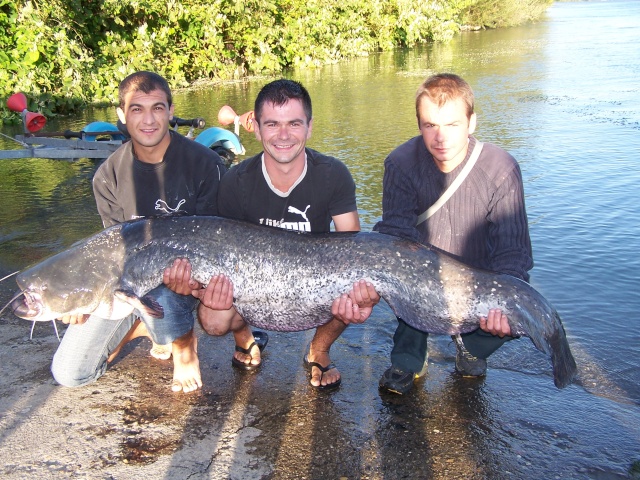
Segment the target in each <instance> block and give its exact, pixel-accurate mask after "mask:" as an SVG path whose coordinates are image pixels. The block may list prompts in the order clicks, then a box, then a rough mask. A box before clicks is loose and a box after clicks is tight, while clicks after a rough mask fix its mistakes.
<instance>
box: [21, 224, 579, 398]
mask: <svg viewBox="0 0 640 480" xmlns="http://www.w3.org/2000/svg"><path fill="white" fill-rule="evenodd" d="M179 257H184V258H188V259H189V261H190V262H191V264H192V268H193V276H194V278H195V279H196V280H198V281H199V282H201V283H207V282H208V281H209V278H211V276H212V275H214V274H218V273H224V274H225V275H227V276H228V277H229V278H230V279H231V281H232V282H233V289H234V294H235V300H234V304H235V307H236V308H237V310H238V312H239V313H240V314H241V315H242V316H243V317H244V319H245V320H246V321H247V322H249V323H250V324H252V325H255V326H257V327H261V328H264V329H268V330H278V331H287V332H289V331H298V330H306V329H311V328H314V327H317V326H319V325H322V324H324V323H326V322H327V321H329V320H330V319H331V303H332V301H333V300H334V299H335V298H337V297H339V296H340V294H342V293H345V292H348V291H349V290H350V289H351V287H352V285H353V283H354V282H356V281H358V280H359V279H365V280H368V281H370V282H371V283H372V284H373V285H374V286H375V288H376V290H377V291H378V292H379V294H380V295H381V296H382V298H384V300H385V301H386V302H387V303H388V304H389V306H390V307H391V309H392V310H393V312H394V313H395V314H396V315H397V316H398V317H400V318H402V319H403V320H404V321H405V322H406V323H408V324H409V325H411V326H413V327H415V328H417V329H419V330H422V331H425V332H429V333H433V334H447V335H452V334H456V333H465V332H470V331H473V330H475V329H477V328H478V324H479V317H480V316H485V315H486V314H487V312H488V310H489V308H492V307H498V308H501V309H502V310H503V311H504V312H505V313H506V314H507V315H508V317H509V323H510V327H511V331H512V332H513V334H514V335H524V336H527V337H529V338H530V339H531V340H532V341H533V343H534V345H535V346H536V347H537V348H538V349H539V350H541V351H543V352H545V353H547V354H549V355H551V361H552V364H553V372H554V381H555V384H556V386H558V387H559V388H562V387H565V386H567V385H569V384H570V383H571V382H572V380H573V378H574V376H575V374H576V364H575V361H574V359H573V356H572V355H571V351H570V349H569V345H568V343H567V339H566V337H565V332H564V328H563V326H562V323H561V321H560V317H559V316H558V313H557V312H556V310H555V309H554V308H553V307H552V306H551V305H550V304H549V302H548V301H547V300H545V298H544V297H542V295H540V294H539V293H538V292H537V291H536V290H535V289H534V288H533V287H531V286H530V285H529V284H527V283H526V282H523V281H521V280H519V279H517V278H514V277H512V276H509V275H499V274H494V273H490V272H486V271H482V270H478V269H474V268H471V267H468V266H466V265H464V264H462V263H460V262H458V261H456V260H454V259H452V258H451V257H449V256H447V255H445V254H443V253H441V252H438V251H436V250H434V249H432V248H429V247H427V246H424V245H421V244H418V243H414V242H411V241H407V240H404V239H401V238H398V237H393V236H389V235H384V234H381V233H363V232H360V233H327V234H309V233H299V232H290V231H285V230H282V229H278V228H270V227H263V226H258V225H253V224H248V223H245V222H240V221H235V220H229V219H224V218H218V217H165V218H153V219H143V220H136V221H131V222H125V223H122V224H120V225H115V226H113V227H110V228H107V229H106V230H104V231H102V232H100V233H98V234H96V235H94V236H92V237H89V238H88V239H86V240H84V241H81V242H78V243H77V244H75V245H74V246H72V247H71V248H69V249H68V250H66V251H63V252H61V253H59V254H57V255H54V256H52V257H50V258H48V259H46V260H44V261H42V262H41V263H38V264H37V265H35V266H33V267H31V268H29V269H27V270H25V271H23V272H21V273H20V274H19V275H18V276H17V279H16V280H17V283H18V285H19V287H20V289H21V290H22V292H23V294H24V295H23V296H22V297H20V298H18V299H16V300H14V302H13V304H12V307H13V311H14V313H15V314H16V315H17V316H19V317H22V318H25V319H28V320H52V319H54V318H58V317H60V316H62V315H64V314H70V313H93V314H96V315H99V316H102V317H104V318H112V319H116V318H121V317H123V316H125V315H127V314H129V313H131V312H132V311H133V310H134V309H137V311H138V312H139V313H141V314H143V315H151V316H156V317H161V316H162V311H161V307H160V306H159V305H158V304H157V303H156V302H155V301H154V300H153V298H150V297H149V296H146V294H147V293H148V292H149V291H150V290H152V289H153V288H155V287H156V286H158V285H160V284H161V283H162V273H163V270H164V269H165V268H166V267H168V266H170V265H171V264H172V262H173V260H174V259H176V258H179Z"/></svg>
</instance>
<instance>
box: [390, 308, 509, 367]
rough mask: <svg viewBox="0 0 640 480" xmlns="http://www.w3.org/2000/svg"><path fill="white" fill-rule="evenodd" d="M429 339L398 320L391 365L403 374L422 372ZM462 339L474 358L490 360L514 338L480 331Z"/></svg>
mask: <svg viewBox="0 0 640 480" xmlns="http://www.w3.org/2000/svg"><path fill="white" fill-rule="evenodd" d="M428 337H429V334H428V333H425V332H422V331H420V330H417V329H415V328H413V327H411V326H409V325H407V324H406V323H405V322H404V320H402V319H401V318H398V328H396V332H395V333H394V334H393V350H391V365H393V366H394V367H397V368H399V369H400V370H402V371H403V372H412V373H418V372H420V371H421V370H422V367H423V365H424V362H425V360H426V358H427V339H428ZM461 337H462V343H464V346H465V347H466V349H467V350H468V351H469V353H470V354H471V355H473V356H474V357H478V358H483V359H486V358H488V357H489V355H491V354H492V353H493V352H495V351H496V350H497V349H498V348H500V347H501V346H502V345H503V344H504V343H505V342H508V341H509V340H513V338H514V337H503V338H500V337H498V336H496V335H492V334H490V333H488V332H485V331H484V330H480V329H478V330H474V331H473V332H469V333H464V334H462V335H461Z"/></svg>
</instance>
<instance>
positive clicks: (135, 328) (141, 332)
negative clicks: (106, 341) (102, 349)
mask: <svg viewBox="0 0 640 480" xmlns="http://www.w3.org/2000/svg"><path fill="white" fill-rule="evenodd" d="M138 337H149V331H148V330H147V326H146V325H145V324H144V323H142V322H141V321H140V319H139V318H137V319H136V321H135V322H133V325H132V326H131V328H130V329H129V331H128V332H127V334H126V335H125V336H124V337H123V338H122V340H121V341H120V343H119V344H118V346H117V347H116V348H115V350H114V351H113V352H111V355H109V358H107V362H112V361H113V359H114V358H116V356H117V355H118V353H120V350H121V349H122V347H124V346H125V345H126V344H127V343H129V342H130V341H131V340H133V339H136V338H138Z"/></svg>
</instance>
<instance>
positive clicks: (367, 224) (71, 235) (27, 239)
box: [0, 0, 640, 478]
mask: <svg viewBox="0 0 640 480" xmlns="http://www.w3.org/2000/svg"><path fill="white" fill-rule="evenodd" d="M638 45H640V2H638V1H631V0H612V1H592V2H563V3H556V4H554V5H553V6H552V7H551V8H550V9H549V10H548V12H547V13H546V15H545V16H544V17H543V18H542V19H541V21H539V22H537V23H535V24H530V25H526V26H522V27H517V28H510V29H504V30H496V31H482V32H469V33H465V34H463V35H460V36H459V37H457V38H455V39H454V40H453V41H452V42H451V43H449V44H446V45H430V46H426V47H422V48H417V49H412V50H400V51H395V52H389V53H383V54H379V55H371V56H370V57H368V58H362V59H356V60H352V61H348V62H343V63H340V64H336V65H330V66H326V67H323V68H319V69H308V70H305V71H296V72H292V73H291V74H290V75H289V76H290V77H291V78H295V79H297V80H300V81H302V82H303V84H305V86H306V87H307V88H308V90H309V91H310V93H311V96H312V99H313V102H314V127H313V136H312V139H311V141H310V146H311V147H312V148H315V149H318V150H320V151H322V152H324V153H327V154H331V155H334V156H336V157H338V158H340V159H342V160H343V161H344V162H345V163H346V164H347V165H348V167H349V168H350V170H351V172H352V174H353V176H354V178H355V181H356V184H357V185H358V206H359V210H360V214H361V219H362V224H363V229H364V230H368V229H370V228H371V227H372V226H373V224H374V223H375V222H376V221H377V220H378V219H379V218H380V216H381V191H382V174H383V161H384V158H385V156H386V155H387V154H388V153H389V152H390V151H391V150H392V149H393V148H394V147H395V146H397V145H399V144H400V143H402V142H404V141H405V140H407V139H409V138H410V137H412V136H414V135H416V134H418V130H417V125H416V119H415V111H414V104H413V96H414V93H415V91H416V89H417V87H418V85H419V83H420V82H421V81H422V80H423V79H424V78H425V77H426V76H428V75H429V74H431V73H435V72H440V71H452V72H456V73H458V74H460V75H462V76H463V77H464V78H466V79H467V80H468V81H469V83H470V84H471V85H472V86H473V87H474V90H475V93H476V104H477V112H478V129H477V131H476V136H477V137H478V138H479V139H480V140H482V141H485V142H493V143H496V144H498V145H500V146H502V147H503V148H505V149H506V150H508V151H509V152H511V153H512V154H513V155H514V156H515V157H516V159H518V161H519V162H520V165H521V168H522V172H523V177H524V185H525V193H526V201H527V209H528V215H529V222H530V225H531V236H532V242H533V250H534V260H535V267H534V269H533V270H532V272H531V274H532V275H531V283H532V284H533V285H534V286H535V287H536V288H537V289H538V290H540V291H541V292H542V293H543V294H544V295H545V296H546V297H547V298H548V299H549V300H550V301H551V302H552V303H553V304H554V305H555V306H556V308H557V309H558V311H559V312H560V314H561V316H562V318H563V322H564V325H565V328H566V330H567V335H568V338H569V341H570V344H571V347H572V349H573V352H574V355H575V357H576V359H577V362H578V364H579V369H580V375H579V381H578V382H577V384H576V385H573V386H571V387H569V388H567V389H565V390H563V391H558V390H555V389H554V387H553V386H552V384H551V378H550V377H549V375H550V369H549V363H548V361H547V359H546V357H545V356H544V355H542V354H540V353H539V352H537V351H536V350H535V349H534V348H533V347H532V346H531V344H530V342H529V341H528V340H526V339H523V340H521V341H519V342H511V343H510V344H508V345H507V346H506V347H504V348H503V349H501V350H500V351H499V352H498V353H496V354H495V355H494V356H492V357H491V359H490V372H489V375H488V377H487V380H486V384H485V385H486V386H485V387H484V388H485V390H484V391H483V395H484V396H483V397H482V399H481V400H477V399H476V400H475V401H479V402H480V403H482V404H483V405H484V407H483V408H480V410H483V411H484V410H485V409H486V410H491V408H496V407H497V408H496V410H495V411H494V412H493V413H492V412H491V411H489V412H486V411H485V412H484V415H487V418H486V419H485V422H484V424H485V425H492V424H493V422H499V419H500V418H503V417H506V418H508V419H510V420H509V421H507V420H502V423H500V425H501V426H500V427H499V428H501V429H502V432H501V434H497V433H496V432H493V433H492V434H491V435H489V437H492V438H493V437H495V438H496V439H497V440H496V441H497V444H496V447H495V448H498V449H503V450H504V449H507V450H508V449H509V447H505V445H510V446H511V448H512V450H513V451H515V452H520V453H522V455H525V453H523V452H527V455H529V460H528V465H529V466H531V463H534V464H535V463H536V462H540V464H544V465H546V466H545V467H544V468H542V470H540V468H541V467H540V466H538V467H537V468H538V470H535V469H534V471H537V472H538V474H540V472H544V477H545V478H553V477H552V476H548V475H551V474H552V473H554V474H555V475H556V477H555V478H569V477H571V478H585V477H586V478H625V476H626V475H628V470H629V468H630V466H631V465H632V463H633V462H634V461H640V422H639V419H640V411H639V408H638V407H639V406H640V354H639V353H640V333H639V326H640V282H639V281H638V272H639V271H640V258H639V256H638V252H640V236H639V234H640V210H639V207H638V199H639V197H638V193H637V191H638V185H639V184H640V163H639V162H640V81H639V78H640V49H639V48H638ZM268 80H269V79H266V78H265V79H253V80H251V81H245V82H238V83H232V84H225V85H217V86H213V87H208V88H203V89H200V90H196V91H190V92H184V93H178V94H177V95H176V98H175V102H176V114H177V115H178V116H181V117H192V116H193V117H195V116H202V117H205V119H206V120H207V123H208V125H209V126H214V125H216V115H217V111H218V109H219V108H220V107H221V106H222V105H224V104H229V105H231V106H232V107H233V108H234V109H235V110H236V111H237V112H239V113H243V112H245V111H247V110H250V109H251V108H252V102H253V99H254V98H255V95H256V94H257V92H258V91H259V89H260V88H261V86H262V85H263V84H264V83H266V82H267V81H268ZM93 120H107V121H115V113H114V112H113V111H112V109H106V110H105V109H90V110H88V111H87V112H86V113H85V114H83V116H82V118H76V119H74V120H73V121H71V120H68V119H60V120H56V121H51V122H50V123H49V125H48V127H47V129H50V130H52V131H53V130H64V129H66V128H70V129H80V128H82V127H83V126H84V125H85V124H86V123H89V122H90V121H93ZM2 132H3V133H5V134H7V135H13V134H15V133H16V130H15V129H13V128H9V127H4V128H3V129H2ZM241 139H242V141H243V143H244V145H245V147H246V149H247V154H254V153H257V152H259V144H258V143H257V142H256V140H255V139H254V138H252V136H251V135H250V134H248V133H246V132H242V133H241ZM9 145H10V143H9V142H8V141H6V140H5V139H1V140H0V146H1V147H2V148H10V147H9ZM95 168H96V162H95V161H91V160H87V159H81V160H78V161H75V162H66V161H55V160H45V159H26V160H0V195H1V197H2V199H3V208H2V209H0V246H1V247H0V248H1V250H0V277H2V276H4V275H6V274H8V273H11V272H13V271H15V270H17V269H20V268H22V267H24V266H26V265H28V264H29V263H32V262H34V261H36V260H38V259H40V258H42V257H44V256H46V255H49V254H51V253H54V252H57V251H60V250H61V249H63V248H65V247H67V246H69V245H70V244H71V243H73V242H74V241H76V240H77V239H79V238H82V237H84V236H87V235H89V234H91V233H93V232H95V231H97V230H98V229H99V228H100V221H99V217H98V216H97V213H96V211H95V205H94V203H93V198H92V194H91V188H90V180H91V177H92V175H93V172H94V171H95ZM7 282H10V281H9V280H6V281H5V282H4V283H3V285H2V290H0V293H1V294H2V297H0V300H2V302H3V303H4V302H5V301H6V299H8V296H9V294H10V292H11V291H12V289H13V286H12V285H11V286H9V285H7ZM390 319H392V315H391V314H390V311H389V310H388V308H387V307H386V306H385V305H381V306H379V307H376V310H375V313H374V317H373V319H372V320H371V321H370V322H368V323H367V324H365V325H364V326H361V327H353V328H350V329H348V330H347V332H346V333H345V334H344V335H343V337H342V338H341V339H340V340H339V342H338V344H337V345H336V347H335V348H336V349H343V350H344V351H347V352H352V353H354V354H366V355H378V356H379V357H380V358H382V360H381V364H382V365H384V363H385V361H384V359H385V357H386V358H388V352H389V350H390V336H391V335H392V333H393V328H394V323H393V321H390ZM452 358H453V353H452V350H451V347H450V345H449V344H448V342H447V339H442V338H440V339H438V338H434V339H433V348H432V349H431V350H430V361H431V362H432V364H433V365H434V367H430V368H435V369H438V368H442V369H445V370H450V369H451V368H452ZM383 368H384V367H383ZM344 371H345V369H344V368H343V372H344ZM436 371H437V370H436ZM381 373H382V370H380V371H376V372H373V373H372V378H373V380H372V381H376V380H377V377H378V376H379V375H380V374H381ZM538 379H540V380H539V381H538ZM427 389H428V387H427ZM465 401H466V400H465V399H464V398H462V400H460V403H461V404H464V403H465ZM516 406H517V407H516ZM474 408H479V407H477V406H476V407H474ZM514 409H515V410H517V411H518V412H519V413H518V414H516V413H514V412H513V410H514ZM523 411H524V412H529V415H531V418H530V419H522V415H523V414H522V412H523ZM531 412H533V413H531ZM518 415H520V418H516V417H518ZM534 424H535V427H534V426H533V425H534ZM505 425H509V426H508V427H506V426H505ZM493 426H494V427H495V425H493ZM532 432H533V433H532ZM540 432H546V436H545V435H543V434H542V433H540ZM514 438H518V440H517V441H516V440H513V439H514ZM532 438H537V440H532ZM487 441H489V440H487ZM514 443H517V447H513V444H514ZM491 448H494V447H490V448H489V449H491ZM512 453H513V452H512ZM518 457H520V455H518ZM518 461H521V458H519V459H518V460H515V459H514V463H517V462H518ZM514 471H516V472H521V473H522V472H526V471H527V470H526V465H525V466H521V468H520V469H519V468H517V467H514ZM516 476H518V475H517V474H516ZM534 477H535V476H534ZM534 477H531V478H534ZM536 478H542V477H536ZM634 478H637V477H634Z"/></svg>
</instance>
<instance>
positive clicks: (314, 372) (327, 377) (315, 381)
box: [307, 350, 340, 387]
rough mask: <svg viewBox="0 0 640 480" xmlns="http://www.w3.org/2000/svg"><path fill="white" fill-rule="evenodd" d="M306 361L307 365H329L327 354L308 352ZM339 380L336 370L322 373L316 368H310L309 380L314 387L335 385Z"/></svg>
mask: <svg viewBox="0 0 640 480" xmlns="http://www.w3.org/2000/svg"><path fill="white" fill-rule="evenodd" d="M307 360H308V362H309V363H311V362H316V363H319V364H320V365H322V366H323V367H326V366H327V365H329V364H330V363H331V357H329V352H312V351H311V350H309V354H308V355H307ZM339 380H340V372H339V371H338V369H337V368H332V369H330V370H327V371H326V372H324V375H323V374H322V371H320V369H319V368H318V367H312V368H311V380H310V383H311V385H313V386H314V387H319V386H320V385H322V386H326V385H331V384H334V383H337V382H338V381H339Z"/></svg>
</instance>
